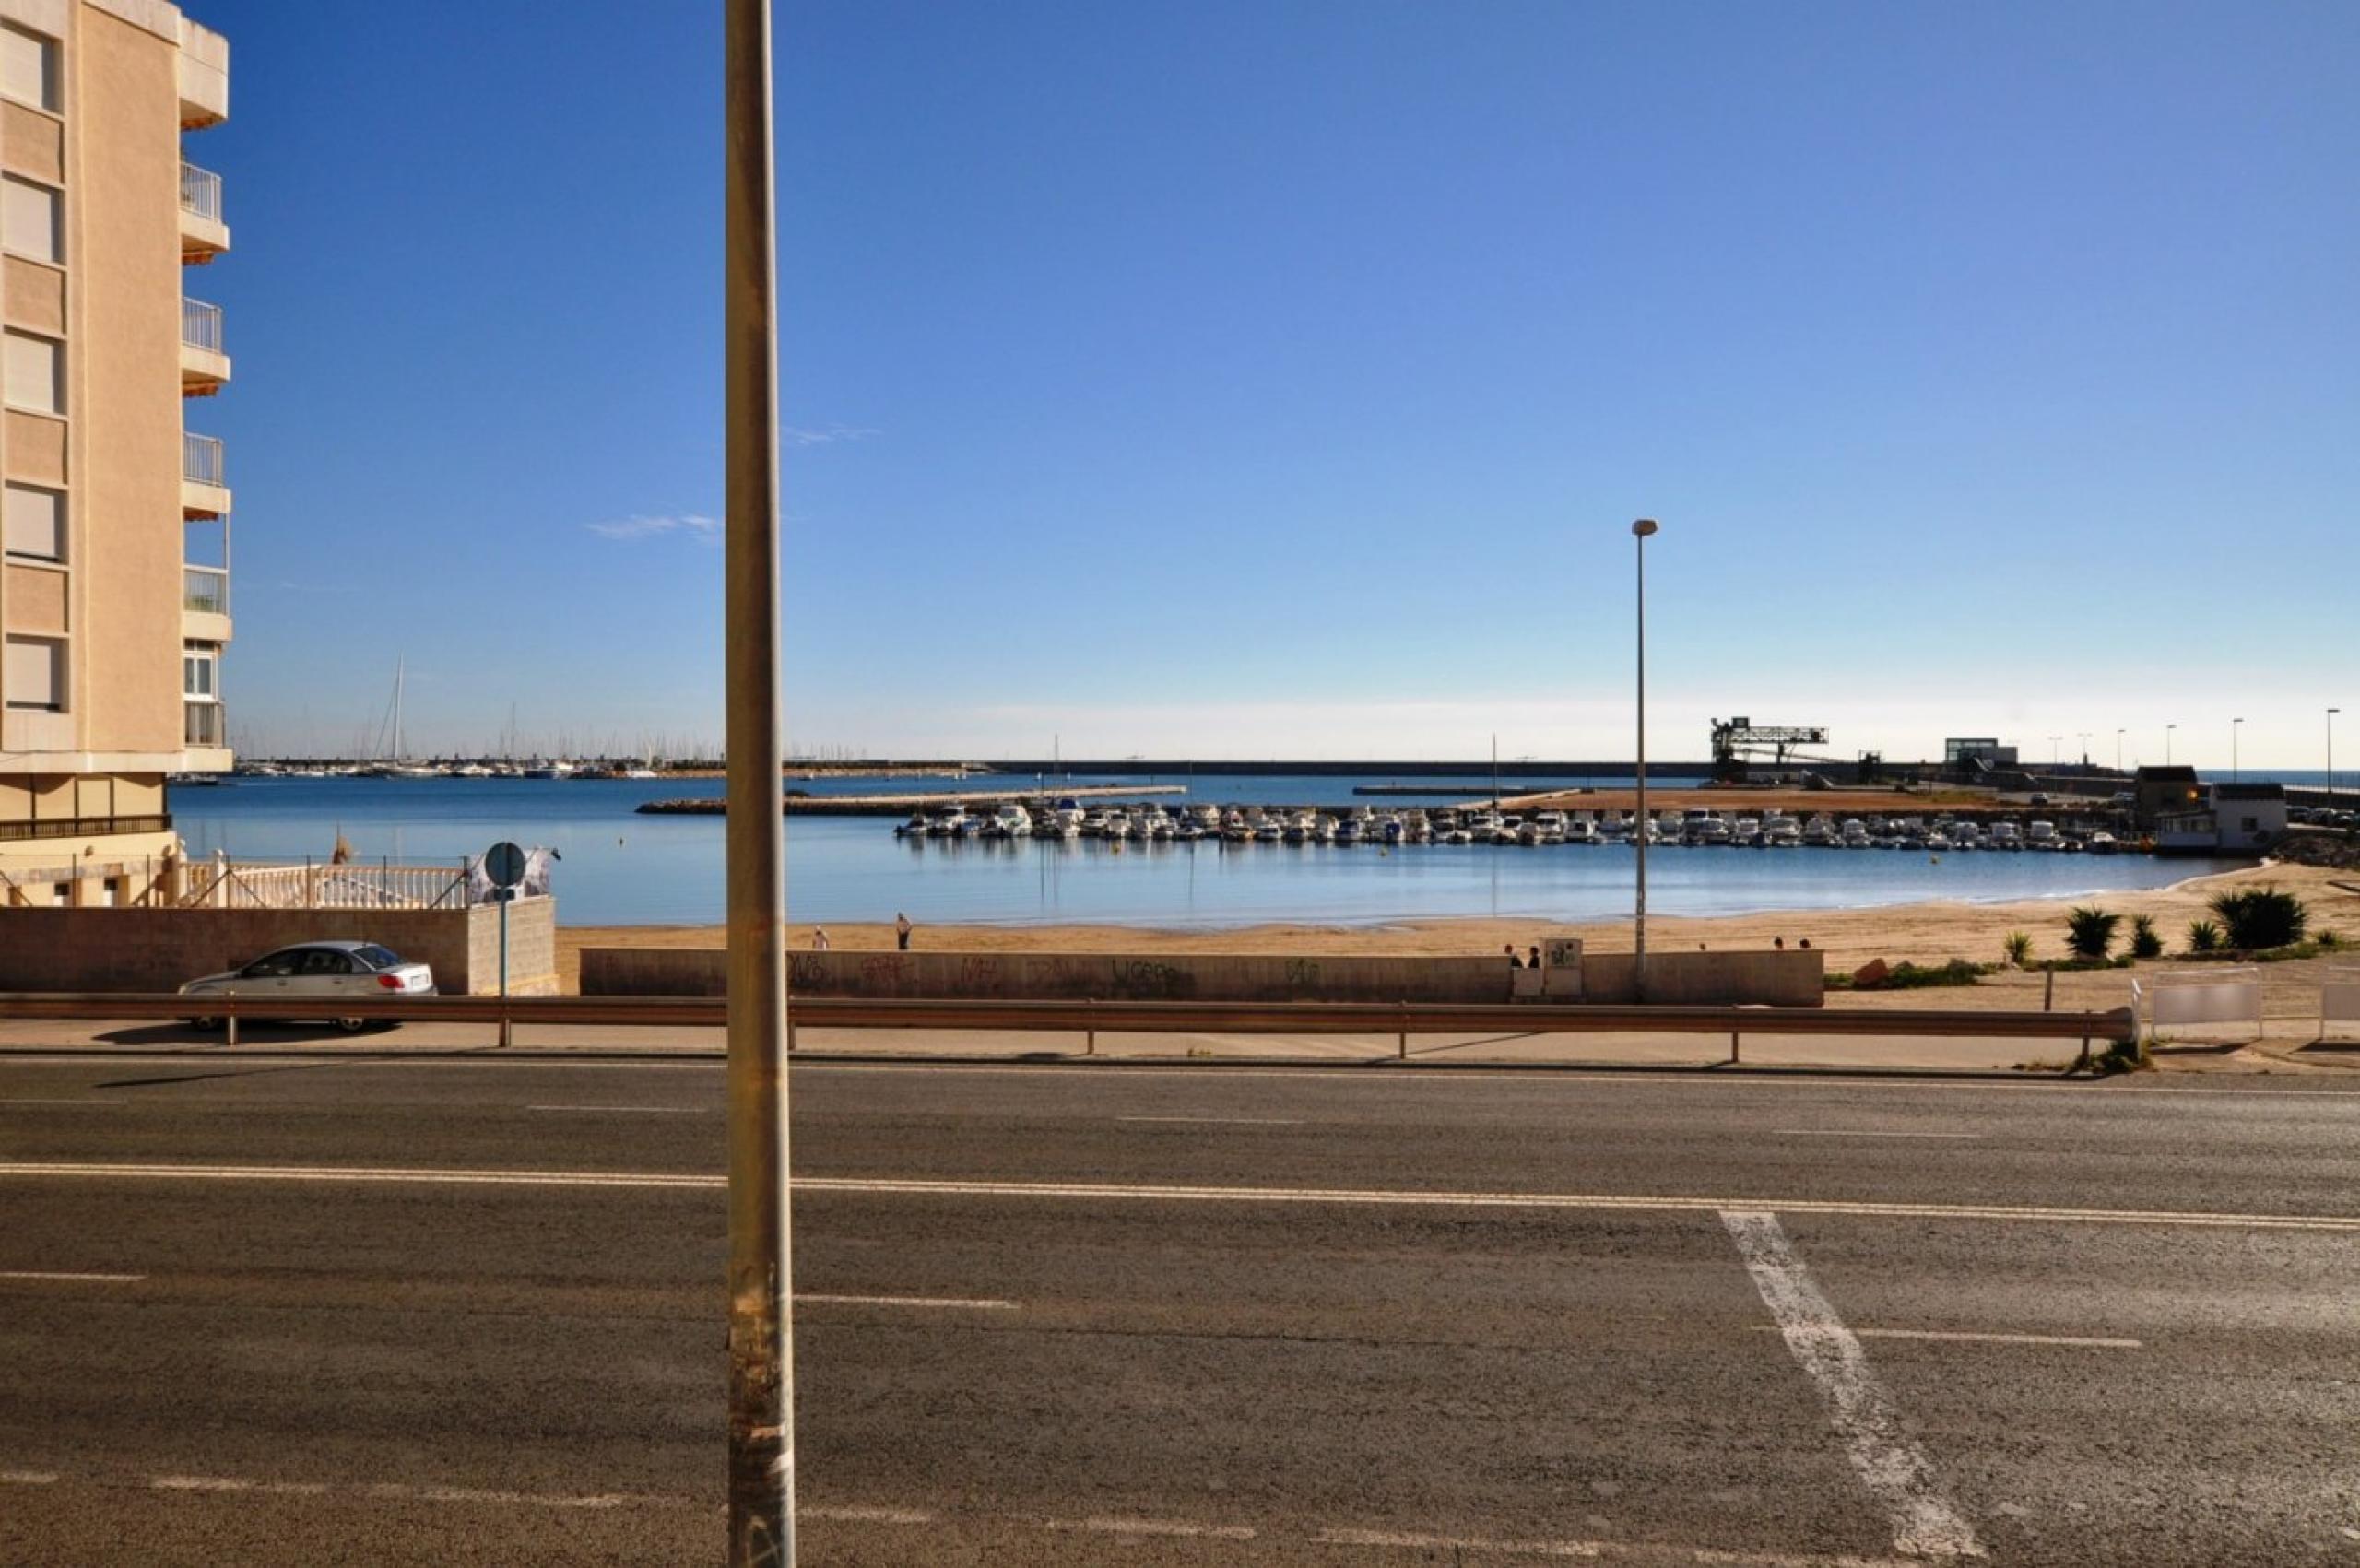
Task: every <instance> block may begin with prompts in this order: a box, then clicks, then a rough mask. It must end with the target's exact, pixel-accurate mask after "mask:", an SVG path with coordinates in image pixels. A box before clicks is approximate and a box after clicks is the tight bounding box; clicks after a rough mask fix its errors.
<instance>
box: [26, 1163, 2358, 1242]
mask: <svg viewBox="0 0 2360 1568" xmlns="http://www.w3.org/2000/svg"><path fill="white" fill-rule="evenodd" d="M43 1179H59V1180H82V1181H117V1180H120V1181H164V1182H192V1181H217V1182H285V1183H290V1184H294V1183H323V1184H330V1185H361V1186H369V1185H395V1186H402V1185H411V1186H490V1187H610V1188H623V1189H637V1190H645V1191H671V1192H720V1191H723V1190H724V1189H725V1188H726V1185H727V1178H726V1177H725V1176H723V1175H721V1174H720V1173H717V1172H715V1173H702V1172H670V1171H546V1170H545V1171H534V1170H500V1169H455V1168H439V1167H413V1166H360V1165H350V1166H348V1165H195V1164H183V1163H171V1162H155V1163H149V1162H140V1163H130V1162H125V1161H62V1160H18V1161H0V1181H8V1180H43ZM794 1185H795V1187H796V1190H798V1191H801V1192H808V1193H829V1194H840V1195H846V1196H854V1197H996V1198H1036V1199H1075V1198H1080V1199H1105V1200H1109V1201H1112V1200H1127V1201H1133V1202H1145V1203H1272V1204H1310V1205H1319V1206H1327V1207H1342V1208H1507V1209H1543V1210H1547V1209H1563V1210H1584V1209H1594V1210H1598V1211H1600V1212H1624V1213H1657V1214H1718V1213H1721V1212H1723V1211H1724V1210H1739V1211H1743V1212H1757V1211H1758V1212H1765V1213H1767V1212H1775V1213H1780V1214H1805V1215H1832V1216H1837V1217H1845V1218H1853V1219H1872V1220H1873V1219H1887V1220H1995V1221H2000V1222H2010V1223H2034V1224H2066V1225H2153V1226H2163V1227H2168V1228H2196V1229H2215V1230H2260V1231H2318V1232H2329V1233H2333V1234H2353V1233H2360V1215H2354V1214H2254V1213H2235V1212H2215V1211H2210V1210H2204V1209H2148V1208H2047V1207H2043V1206H2039V1205H2032V1204H2000V1203H1879V1202H1873V1201H1869V1200H1854V1199H1845V1198H1806V1197H1770V1196H1762V1195H1755V1196H1746V1197H1735V1196H1729V1195H1723V1194H1696V1195H1679V1194H1634V1193H1552V1192H1468V1191H1453V1190H1449V1189H1442V1188H1437V1189H1434V1190H1425V1189H1422V1188H1416V1187H1398V1188H1360V1187H1235V1186H1231V1187H1216V1186H1178V1185H1158V1184H1154V1183H1131V1184H1126V1183H1115V1182H1086V1183H1085V1182H1016V1181H974V1180H959V1179H941V1178H926V1177H901V1176H797V1177H796V1178H795V1179H794Z"/></svg>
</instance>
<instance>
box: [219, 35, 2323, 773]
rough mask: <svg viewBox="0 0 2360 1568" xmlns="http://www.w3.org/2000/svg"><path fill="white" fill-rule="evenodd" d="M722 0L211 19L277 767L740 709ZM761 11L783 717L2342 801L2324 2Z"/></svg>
mask: <svg viewBox="0 0 2360 1568" xmlns="http://www.w3.org/2000/svg"><path fill="white" fill-rule="evenodd" d="M713 9H714V8H712V7H707V6H646V5H644V4H636V3H625V0H581V3H578V4H574V5H570V6H566V7H564V8H563V10H562V12H561V13H558V12H553V11H552V10H551V9H550V8H549V7H547V6H526V5H524V4H521V3H508V4H501V3H498V0H480V3H470V4H466V5H462V4H458V3H456V0H431V3H422V4H419V5H415V6H411V7H408V8H407V11H406V13H405V22H404V25H402V26H400V27H390V26H387V25H385V18H384V12H383V10H382V8H380V7H361V6H345V5H341V4H333V3H323V4H320V5H316V6H284V5H281V4H277V3H270V4H265V3H262V0H214V3H210V4H207V3H205V0H195V3H194V4H192V6H191V10H192V14H194V15H195V16H197V17H198V18H199V19H201V20H204V21H207V23H209V24H211V25H214V26H216V27H218V28H219V29H222V30H223V31H225V32H227V33H228V34H229V35H230V40H231V44H232V49H233V67H232V91H233V95H234V97H233V105H232V107H233V118H232V120H231V121H230V124H228V125H226V126H223V127H221V128H220V129H218V130H215V131H211V132H207V133H205V134H203V135H201V136H192V137H191V138H190V147H189V154H190V156H191V157H192V158H193V159H195V160H197V161H199V162H201V163H205V164H207V166H209V167H212V168H215V169H217V170H218V171H221V173H222V174H223V175H224V177H225V179H226V181H227V201H228V204H229V215H228V216H229V218H230V222H231V225H232V227H233V230H234V234H235V241H236V249H235V250H234V251H233V252H232V253H231V254H230V256H228V257H227V258H225V259H224V260H222V261H221V262H219V263H218V264H216V265H214V266H213V267H212V268H210V269H209V270H208V271H207V272H206V273H203V274H195V275H193V276H192V277H191V279H190V288H191V290H192V292H199V293H201V294H203V295H204V296H205V297H207V298H210V299H213V300H215V301H218V302H220V303H222V304H223V305H225V306H226V307H227V308H228V310H229V312H230V313H229V332H230V350H231V352H232V353H233V355H234V356H235V360H236V366H237V380H236V382H235V383H234V384H233V386H232V387H231V388H230V391H229V392H228V393H227V394H225V395H223V396H222V397H221V398H220V399H219V400H218V403H217V404H212V405H193V406H192V410H191V426H192V428H194V429H202V430H209V431H212V432H214V433H218V434H220V435H222V436H224V437H226V438H227V439H228V440H229V442H230V465H231V479H232V482H233V484H234V486H235V488H236V490H237V495H238V503H239V506H238V513H237V518H236V552H237V565H238V577H237V587H236V593H237V595H238V596H237V609H238V643H237V645H236V648H235V650H234V657H233V661H232V663H231V665H230V672H229V675H228V677H227V680H228V681H229V683H230V684H229V686H228V690H229V692H230V697H231V700H232V701H233V704H234V707H233V713H234V714H235V719H234V723H235V725H236V726H237V727H238V728H239V729H240V730H241V731H242V737H243V739H244V741H245V743H246V744H247V745H248V746H249V747H250V748H254V749H265V750H289V749H292V750H301V749H348V748H349V747H350V746H352V745H353V744H354V743H355V741H356V739H358V738H360V737H363V736H364V735H367V734H371V733H373V731H374V728H375V726H376V725H377V723H378V721H379V719H380V716H381V714H382V712H383V710H384V705H385V702H386V700H387V697H388V695H389V693H390V689H391V686H392V678H393V669H394V665H395V659H396V657H404V658H407V662H408V665H409V668H410V671H411V678H410V681H409V704H408V712H409V718H410V731H411V736H412V739H413V741H414V743H416V745H417V747H418V748H419V749H444V748H454V747H456V748H481V747H485V746H489V745H490V744H492V743H493V742H494V741H495V739H496V738H497V737H498V736H499V734H500V733H501V730H502V728H503V727H504V726H505V725H506V724H507V722H508V713H509V709H510V705H511V704H512V703H513V704H515V706H516V710H517V713H518V723H519V726H520V727H521V728H522V729H523V730H524V731H525V733H526V735H527V736H528V737H534V738H537V739H541V740H543V741H545V742H549V741H554V740H555V739H557V738H558V737H560V736H564V737H570V738H571V739H572V741H573V742H574V743H575V744H576V745H577V746H580V747H584V748H587V747H591V746H603V745H605V744H608V742H609V741H613V742H618V743H619V744H621V745H623V746H626V747H636V746H638V745H640V744H642V743H643V742H655V741H658V740H662V739H665V738H667V737H668V738H670V739H671V740H672V741H674V742H675V743H676V744H679V743H684V742H685V741H686V740H688V739H690V738H691V737H704V738H710V737H714V736H715V735H717V733H718V729H719V719H718V714H719V708H720V699H719V682H720V627H719V620H718V618H719V612H720V570H721V552H720V550H719V549H718V548H717V536H716V535H715V533H714V523H713V522H712V520H713V519H714V518H716V517H717V516H718V515H719V513H720V511H721V499H720V498H721V474H720V460H721V449H720V406H719V382H720V338H719V331H718V326H719V320H718V317H719V309H720V303H719V301H720V295H719V288H718V279H719V272H720V258H719V249H718V236H719V228H720V207H719V183H720V182H719V175H720V170H719V163H720V139H719V125H718V113H719V109H718V88H719V52H720V47H721V44H720V38H719V33H718V26H717V18H714V16H713V15H711V14H709V13H710V12H711V11H712V10H713ZM560 14H561V15H562V17H563V18H564V21H563V24H562V25H558V24H557V23H556V22H554V21H553V20H552V19H551V18H553V17H554V16H556V15H560ZM778 17H779V37H780V46H781V47H780V56H779V62H778V88H779V105H780V159H781V215H782V230H781V236H780V254H781V271H782V283H783V288H784V305H785V316H786V322H785V344H784V364H783V371H782V380H783V387H784V397H785V409H786V420H787V424H788V426H789V430H788V431H787V434H786V438H785V459H786V464H785V475H786V507H787V515H788V521H787V556H786V561H787V576H788V584H787V589H786V615H787V622H788V634H787V649H788V673H787V678H788V690H789V707H790V715H789V717H790V727H791V730H792V732H793V737H794V739H795V740H796V742H797V743H799V744H803V745H808V746H856V747H861V748H864V749H868V750H871V751H876V752H897V753H902V754H914V753H930V754H943V753H955V754H964V755H1004V754H1010V753H1024V752H1032V753H1038V752H1042V751H1045V750H1046V749H1048V747H1049V745H1050V743H1051V737H1053V736H1057V737H1062V744H1063V746H1064V749H1065V750H1066V752H1067V754H1068V755H1081V754H1096V755H1127V754H1129V753H1134V752H1150V753H1158V754H1164V755H1171V754H1178V753H1188V752H1193V753H1195V754H1197V755H1200V756H1246V757H1253V756H1273V755H1293V756H1318V757H1336V758H1351V757H1362V756H1408V757H1468V758H1471V757H1476V756H1480V755H1481V754H1483V752H1484V751H1485V749H1487V747H1488V745H1489V737H1490V736H1491V735H1492V734H1493V733H1494V732H1495V731H1496V732H1497V733H1498V734H1499V736H1500V745H1501V749H1502V751H1503V752H1504V754H1507V755H1511V756H1513V755H1522V754H1540V755H1550V756H1621V755H1626V754H1627V753H1628V750H1629V739H1628V735H1629V728H1630V719H1631V701H1630V696H1629V689H1630V678H1631V654H1630V643H1631V632H1632V626H1631V610H1630V600H1631V572H1630V555H1631V542H1630V539H1629V536H1628V534H1627V527H1628V524H1629V520H1630V519H1631V518H1632V517H1634V516H1637V515H1642V514H1647V515H1654V516H1657V517H1659V518H1660V519H1661V520H1662V522H1663V532H1662V534H1661V535H1660V536H1658V538H1657V539H1655V540H1654V541H1653V542H1652V543H1651V545H1650V547H1649V560H1648V565H1649V580H1648V582H1649V601H1648V604H1649V612H1648V625H1649V631H1650V679H1651V694H1652V701H1651V702H1650V725H1651V729H1652V731H1653V735H1654V737H1655V738H1654V743H1653V749H1655V750H1656V751H1657V752H1658V754H1670V755H1684V756H1693V755H1698V754H1701V753H1702V751H1703V750H1704V737H1705V724H1706V721H1707V719H1708V718H1710V717H1711V716H1714V715H1726V714H1729V713H1748V714H1750V715H1752V717H1754V718H1756V719H1757V720H1760V721H1763V722H1784V723H1822V724H1826V725H1829V726H1830V727H1831V729H1832V730H1833V731H1834V734H1833V737H1832V742H1833V747H1832V749H1835V751H1837V752H1838V753H1842V754H1848V753H1849V752H1851V751H1853V750H1855V749H1863V748H1870V749H1883V750H1884V751H1886V753H1887V754H1888V755H1895V756H1916V755H1920V754H1923V753H1926V752H1929V751H1933V750H1936V749H1939V747H1940V744H1941V739H1942V737H1944V736H1945V735H1960V734H1965V735H1982V734H1997V735H2000V736H2002V737H2007V738H2009V739H2012V740H2014V741H2017V742H2018V743H2020V744H2021V745H2022V746H2023V747H2024V750H2025V752H2026V754H2027V755H2037V756H2044V757H2045V756H2047V754H2048V753H2049V751H2050V749H2051V743H2050V741H2049V738H2048V737H2050V736H2053V735H2054V736H2062V737H2064V739H2063V740H2062V742H2061V743H2060V745H2059V749H2061V750H2062V751H2064V752H2065V753H2067V754H2071V753H2073V752H2075V751H2077V750H2078V749H2080V746H2081V741H2080V740H2079V738H2078V737H2079V736H2080V735H2082V734H2083V733H2085V732H2086V733H2088V734H2090V735H2092V736H2093V737H2094V739H2093V740H2092V742H2091V750H2092V752H2093V754H2094V756H2095V757H2096V759H2097V760H2106V761H2111V760H2113V740H2114V731H2115V730H2116V729H2117V728H2123V729H2126V730H2127V731H2128V732H2129V733H2128V735H2127V736H2126V737H2125V740H2124V757H2125V760H2133V759H2143V760H2160V759H2161V756H2162V753H2163V749H2164V745H2165V737H2164V725H2166V724H2177V725H2178V726H2179V728H2178V730H2177V735H2176V737H2175V747H2176V750H2175V756H2176V759H2177V760H2198V761H2203V762H2217V763H2221V764H2225V763H2226V762H2227V760H2228V752H2229V734H2230V720H2231V719H2232V718H2233V717H2237V716H2242V717H2243V718H2244V719H2245V720H2246V724H2245V725H2244V729H2243V736H2244V760H2245V761H2246V762H2247V763H2248V765H2270V764H2272V763H2275V764H2277V765H2281V766H2291V767H2315V766H2318V765H2319V749H2320V734H2321V728H2322V724H2321V720H2322V717H2323V715H2322V712H2321V710H2322V709H2324V708H2325V707H2326V706H2328V705H2330V704H2337V705H2342V706H2343V707H2345V708H2346V709H2347V710H2348V711H2349V712H2350V713H2352V714H2353V715H2354V721H2355V722H2354V725H2353V727H2352V730H2351V735H2352V737H2353V738H2352V740H2351V742H2350V745H2351V747H2352V749H2353V753H2354V756H2355V757H2360V652H2355V647H2356V646H2360V640H2355V638H2354V636H2353V633H2352V627H2353V620H2354V615H2353V607H2354V597H2355V595H2354V584H2355V583H2360V570H2355V569H2360V543H2355V541H2354V533H2353V531H2352V527H2351V519H2352V510H2353V500H2354V496H2355V494H2360V439H2355V438H2354V433H2353V432H2354V430H2360V376H2355V371H2354V367H2355V365H2360V352H2356V351H2360V296H2356V295H2355V293H2354V290H2353V289H2352V287H2351V279H2352V277H2354V276H2355V275H2360V254H2356V253H2355V252H2360V195H2355V187H2354V183H2353V181H2352V179H2351V171H2352V169H2353V168H2354V167H2355V166H2360V93H2355V92H2354V91H2353V90H2352V84H2353V83H2354V81H2355V80H2360V10H2355V9H2354V8H2353V7H2351V6H2343V5H2331V4H2318V5H2275V6H2237V7H2226V6H2211V5H2157V4H2145V5H2140V6H2127V5H2125V6H2114V5H2103V4H2080V5H2075V6H2045V5H2043V6H2035V5H1993V6H1975V7H1965V6H1953V7H1932V6H1890V5H1865V4H1864V5H1844V4H1823V5H1814V6H1787V7H1768V6H1740V5H1736V4H1721V5H1694V4H1678V3H1674V4H1667V5H1662V6H1645V7H1642V6H1608V5H1580V4H1571V3H1552V4H1534V5H1524V4H1510V3H1505V0H1485V3H1482V4H1469V5H1457V6H1430V5H1409V4H1386V3H1369V0H1332V3H1328V0H1321V3H1310V0H1301V3H1293V4H1280V3H1274V0H1257V3H1253V4H1224V3H1220V0H1189V3H1186V4H1179V3H1174V4H1163V3H1161V0H1127V3H1126V4H1124V5H1120V6H1104V5H1090V4H1080V3H1072V4H1028V3H1022V0H1001V3H997V4H994V5H991V6H956V5H948V4H938V5H911V4H898V3H893V0H831V3H827V4H813V3H802V0H782V3H781V4H780V6H779V11H778Z"/></svg>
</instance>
